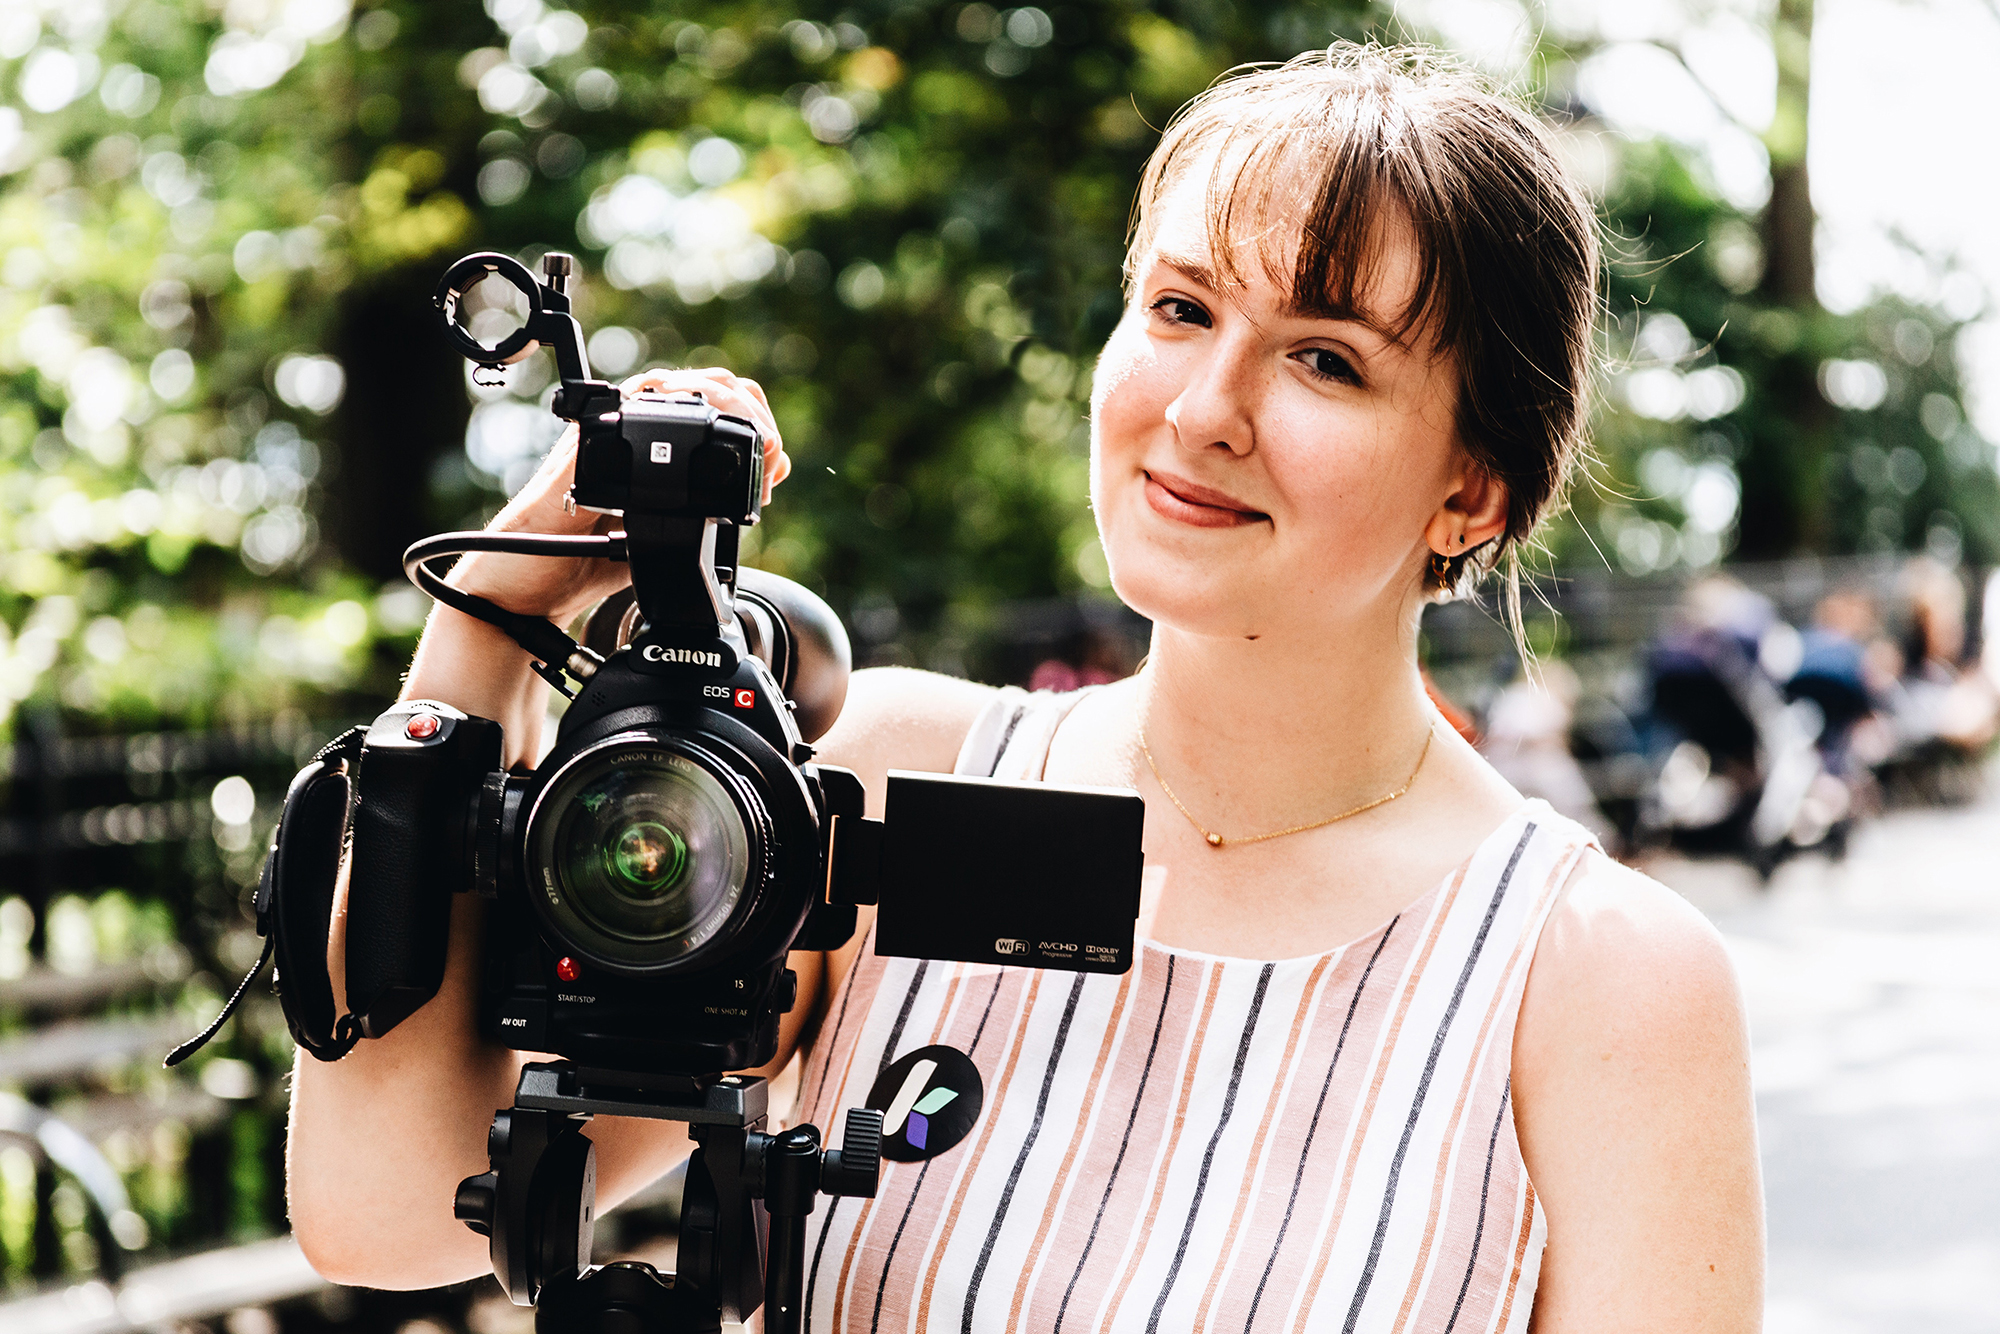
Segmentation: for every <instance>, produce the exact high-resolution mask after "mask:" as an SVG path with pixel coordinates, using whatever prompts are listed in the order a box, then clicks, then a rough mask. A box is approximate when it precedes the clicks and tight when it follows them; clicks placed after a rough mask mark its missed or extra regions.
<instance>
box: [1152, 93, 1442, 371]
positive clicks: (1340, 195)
mask: <svg viewBox="0 0 2000 1334" xmlns="http://www.w3.org/2000/svg"><path fill="white" fill-rule="evenodd" d="M1273 73H1274V72H1260V73H1256V74H1250V75H1246V76H1243V77H1242V78H1241V79H1240V80H1239V81H1235V82H1233V83H1232V84H1230V85H1228V90H1229V92H1230V93H1231V94H1232V101H1235V100H1237V99H1239V98H1241V97H1242V95H1243V94H1244V93H1246V92H1249V91H1251V90H1250V89H1247V88H1245V87H1244V86H1243V85H1245V84H1251V85H1254V84H1256V83H1258V82H1260V81H1262V80H1264V79H1266V78H1271V77H1272V75H1273ZM1211 91H1212V92H1214V91H1219V89H1218V90H1211ZM1370 91H1371V90H1368V89H1366V88H1365V87H1364V88H1359V89H1357V88H1355V87H1354V86H1352V85H1345V86H1338V85H1336V86H1333V87H1327V86H1321V87H1317V88H1311V89H1305V90H1300V89H1296V88H1293V89H1288V90H1287V92H1288V93H1289V95H1287V96H1282V97H1279V98H1276V99H1273V100H1271V101H1266V102H1263V103H1261V104H1259V103H1254V102H1253V103H1252V104H1251V105H1250V106H1249V107H1239V108H1237V109H1238V110H1248V111H1249V112H1250V114H1248V115H1240V114H1239V115H1235V116H1231V117H1228V118H1224V117H1222V116H1217V115H1208V116H1203V115H1200V114H1198V113H1199V110H1200V106H1199V104H1200V102H1201V101H1202V100H1203V99H1199V98H1198V99H1196V102H1195V103H1193V104H1190V106H1189V107H1188V108H1187V111H1186V112H1184V113H1183V115H1182V116H1181V117H1180V118H1179V120H1180V122H1181V123H1180V125H1178V126H1176V127H1174V128H1170V129H1169V131H1168V142H1166V143H1164V144H1163V145H1162V149H1163V151H1162V152H1161V153H1159V154H1158V155H1156V157H1155V160H1154V161H1153V163H1151V164H1150V165H1149V170H1148V172H1147V175H1148V177H1149V178H1150V179H1149V180H1148V181H1147V182H1146V183H1145V186H1143V187H1142V190H1141V196H1140V197H1141V201H1142V204H1141V208H1140V210H1139V213H1140V216H1139V217H1138V219H1137V220H1136V225H1135V228H1134V237H1133V240H1134V245H1133V246H1132V249H1131V251H1130V253H1129V254H1128V259H1127V279H1128V281H1129V279H1130V278H1131V276H1132V267H1131V266H1132V264H1133V263H1134V262H1136V260H1137V258H1138V257H1139V255H1140V253H1141V252H1142V251H1143V249H1144V248H1145V243H1146V242H1147V241H1149V240H1150V233H1151V230H1152V228H1151V226H1150V225H1148V224H1149V223H1150V222H1151V221H1152V220H1151V218H1150V217H1148V216H1147V214H1148V213H1149V212H1150V210H1149V209H1147V208H1146V207H1145V204H1146V203H1148V202H1153V201H1157V200H1158V199H1159V198H1160V197H1161V196H1163V195H1164V194H1166V193H1167V191H1169V190H1171V189H1172V188H1173V187H1174V186H1175V185H1176V184H1177V183H1178V182H1179V181H1180V180H1181V179H1182V178H1183V177H1185V176H1186V175H1187V174H1188V173H1189V172H1190V171H1193V170H1199V169H1200V168H1201V167H1202V166H1203V165H1204V164H1205V165H1206V168H1207V180H1206V181H1205V182H1204V192H1203V193H1204V198H1203V214H1204V222H1205V225H1206V232H1207V240H1208V250H1209V261H1210V263H1211V264H1212V265H1213V267H1214V270H1215V272H1216V274H1217V276H1218V277H1220V278H1221V279H1222V280H1223V281H1225V282H1229V283H1235V284H1240V283H1242V282H1243V281H1244V280H1245V276H1246V265H1247V264H1249V263H1256V264H1257V265H1259V266H1260V267H1261V269H1262V271H1263V275H1264V277H1265V278H1266V279H1267V280H1268V281H1270V282H1271V283H1272V284H1273V285H1274V286H1276V287H1277V288H1278V289H1279V290H1281V291H1282V292H1284V293H1285V297H1286V301H1287V304H1288V305H1289V306H1290V307H1291V308H1292V309H1294V310H1296V311H1297V312H1299V313H1300V314H1303V315H1306V316H1309V317H1313V318H1320V319H1338V320H1354V321H1357V322H1360V323H1364V324H1367V325H1369V326H1371V327H1373V328H1375V329H1377V330H1378V331H1380V332H1381V333H1383V334H1384V335H1385V336H1387V337H1390V338H1392V339H1394V340H1395V341H1397V342H1399V343H1402V344H1403V345H1405V346H1413V345H1415V343H1416V342H1417V341H1418V340H1419V339H1420V338H1422V337H1425V336H1426V335H1428V336H1429V337H1430V338H1431V340H1432V342H1433V344H1434V346H1436V347H1439V348H1445V347H1448V345H1449V342H1450V339H1449V338H1448V337H1446V336H1445V334H1444V330H1445V329H1447V328H1450V327H1453V326H1455V325H1456V324H1457V313H1458V310H1459V309H1460V308H1461V307H1462V304H1463V303H1462V300H1460V299H1456V298H1457V297H1458V295H1459V294H1458V293H1457V292H1456V291H1455V290H1453V284H1451V283H1450V281H1449V280H1448V278H1447V277H1446V274H1445V264H1444V260H1443V256H1444V253H1445V252H1446V251H1447V250H1448V248H1449V238H1448V235H1445V234H1443V233H1445V231H1446V229H1445V227H1444V226H1443V225H1442V222H1441V219H1440V217H1439V215H1438V212H1437V211H1436V210H1435V209H1434V208H1428V207H1425V206H1424V204H1425V203H1426V202H1428V201H1425V200H1423V195H1424V194H1425V193H1426V192H1425V191H1424V189H1423V179H1422V173H1421V172H1412V171H1411V170H1410V169H1409V168H1410V165H1411V164H1410V162H1409V159H1410V158H1411V157H1412V156H1413V155H1421V152H1422V146H1421V143H1413V142H1411V139H1412V136H1411V135H1410V134H1409V133H1408V131H1409V125H1408V117H1407V115H1406V114H1405V113H1404V112H1403V109H1402V108H1401V107H1400V106H1399V105H1398V104H1397V103H1396V102H1395V101H1393V100H1391V99H1389V98H1387V97H1383V96H1370V95H1369V94H1370ZM1302 92H1303V93H1304V94H1305V95H1301V93H1302ZM1204 96H1207V95H1204ZM1191 113H1192V114H1191ZM1176 129H1178V130H1180V131H1181V132H1180V133H1178V134H1176V133H1175V130H1176ZM1399 233H1401V234H1407V235H1408V237H1409V239H1410V240H1411V242H1412V244H1413V248H1414V258H1415V260H1416V282H1415V286H1414V287H1413V288H1412V290H1411V292H1410V294H1409V297H1408V299H1407V300H1405V301H1404V302H1403V304H1402V305H1401V306H1400V307H1399V308H1396V309H1384V308H1383V306H1382V304H1381V303H1382V302H1383V301H1384V299H1385V294H1384V293H1383V292H1382V290H1381V286H1382V284H1381V279H1382V276H1383V274H1384V271H1385V266H1384V265H1383V264H1382V262H1381V260H1382V257H1383V254H1384V252H1385V251H1386V250H1388V249H1389V248H1390V247H1391V246H1393V245H1394V244H1395V241H1396V239H1397V238H1398V235H1399Z"/></svg>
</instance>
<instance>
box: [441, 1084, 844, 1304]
mask: <svg viewBox="0 0 2000 1334" xmlns="http://www.w3.org/2000/svg"><path fill="white" fill-rule="evenodd" d="M765 1104H766V1089H765V1084H764V1081H763V1080H762V1079H760V1078H757V1077H755V1076H741V1075H702V1076H686V1075H634V1074H629V1073H624V1072H613V1071H604V1070H591V1069H584V1068H580V1067H578V1066H574V1065H572V1064H570V1063H569V1062H567V1061H556V1062H551V1063H548V1064H533V1065H529V1066H528V1067H526V1068H525V1069H524V1070H522V1072H521V1082H520V1084H519V1085H518V1086H517V1087H516V1088H515V1090H514V1105H513V1106H512V1107H509V1108H506V1109H503V1110H501V1111H499V1112H496V1113H495V1114H494V1117H493V1125H492V1127H491V1129H490V1130H488V1132H487V1137H486V1151H487V1157H488V1159H489V1161H491V1163H492V1165H493V1167H492V1170H491V1171H489V1172H483V1173H481V1174H480V1175H478V1176H473V1177H467V1178H466V1179H465V1180H464V1181H462V1182H460V1183H459V1187H458V1197H457V1199H456V1200H455V1201H454V1202H453V1212H454V1214H456V1216H457V1217H458V1218H459V1219H460V1220H461V1221H463V1222H464V1223H465V1225H466V1226H467V1227H469V1228H471V1229H472V1230H473V1231H474V1232H477V1233H480V1234H482V1235H483V1236H486V1237H488V1238H490V1239H491V1241H492V1255H493V1272H494V1274H495V1275H497V1276H498V1277H499V1279H500V1283H501V1286H502V1287H504V1288H505V1289H506V1290H507V1295H508V1296H509V1297H510V1298H512V1299H513V1300H514V1301H515V1302H516V1303H517V1304H519V1305H522V1306H535V1307H536V1308H537V1311H536V1316H535V1328H536V1329H537V1330H538V1331H545V1332H547V1334H719V1331H720V1330H721V1329H722V1326H723V1324H724V1323H725V1322H727V1323H730V1324H740V1323H741V1322H742V1321H743V1320H744V1319H745V1318H746V1317H748V1316H749V1315H750V1314H751V1313H752V1312H754V1311H755V1310H756V1309H757V1308H758V1307H759V1306H760V1305H763V1306H767V1307H768V1308H769V1309H768V1311H767V1313H766V1328H767V1329H768V1330H770V1331H771V1334H797V1331H798V1330H799V1329H800V1325H801V1321H802V1319H803V1310H802V1303H803V1300H804V1279H805V1246H806V1234H805V1221H806V1219H807V1217H809V1216H810V1215H811V1213H812V1211H813V1204H814V1200H815V1198H816V1196H818V1195H820V1194H826V1195H836V1196H838V1195H862V1196H873V1195H874V1194H875V1183H876V1177H877V1175H878V1172H879V1170H880V1167H881V1157H882V1113H881V1112H879V1111H875V1110H872V1109H870V1108H865V1107H851V1108H849V1109H848V1111H847V1119H846V1133H845V1135H844V1136H843V1138H842V1141H841V1147H840V1148H839V1149H829V1150H822V1149H821V1148H820V1147H819V1131H818V1130H817V1129H815V1128H814V1127H812V1126H794V1127H792V1128H791V1129H790V1130H786V1131H783V1132H782V1133H780V1134H776V1135H770V1134H766V1133H764V1131H763V1129H762V1127H763V1125H764V1115H765V1109H766V1107H765ZM600 1114H601V1115H605V1116H639V1117H647V1118H650V1119H653V1120H661V1121H685V1122H686V1123H687V1125H688V1133H689V1135H690V1136H691V1137H692V1138H693V1139H694V1141H695V1144H696V1148H695V1151H694V1153H693V1155H692V1156H691V1157H690V1158H689V1159H688V1171H687V1190H686V1195H685V1197H684V1200H683V1202H682V1205H681V1223H680V1238H679V1246H678V1259H677V1261H676V1265H675V1269H676V1272H675V1273H673V1274H672V1275H662V1274H660V1273H659V1272H658V1271H656V1270H655V1269H654V1268H653V1267H652V1266H651V1265H646V1264H638V1263H632V1262H621V1263H618V1264H611V1265H605V1266H602V1267H600V1268H592V1267H591V1264H590V1241H591V1231H592V1227H593V1224H594V1221H595V1215H596V1204H597V1175H596V1150H595V1148H594V1146H593V1145H592V1144H591V1142H590V1140H589V1139H588V1138H587V1137H586V1136H585V1135H584V1134H583V1127H584V1126H585V1125H586V1124H588V1122H589V1120H590V1118H591V1117H592V1116H594V1115H600ZM760 1204H761V1205H762V1207H761V1208H759V1207H757V1206H758V1205H760ZM767 1257H768V1260H767Z"/></svg>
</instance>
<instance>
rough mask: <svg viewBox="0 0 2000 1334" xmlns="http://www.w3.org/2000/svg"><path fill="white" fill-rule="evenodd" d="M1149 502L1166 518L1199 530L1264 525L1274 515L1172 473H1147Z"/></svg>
mask: <svg viewBox="0 0 2000 1334" xmlns="http://www.w3.org/2000/svg"><path fill="white" fill-rule="evenodd" d="M1145 478H1146V503H1147V504H1149V505H1151V506H1152V507H1153V512H1154V513H1156V514H1158V515H1160V516H1161V517H1162V518H1167V519H1173V520H1175V521H1177V522H1179V523H1185V524H1192V525H1193V526H1195V527H1196V528H1237V527H1241V526H1242V525H1244V524H1251V523H1263V522H1264V521H1265V520H1267V519H1269V518H1270V517H1271V516H1270V515H1268V514H1264V513H1261V512H1259V511H1257V510H1253V509H1247V508H1245V507H1244V506H1242V505H1240V504H1238V503H1237V502H1236V501H1235V500H1233V499H1231V498H1230V497H1228V496H1226V495H1224V494H1223V493H1222V492H1220V491H1213V490H1210V489H1209V488H1208V487H1205V486H1199V485H1197V484H1195V483H1194V482H1190V481H1188V480H1187V479H1186V478H1183V477H1175V476H1173V475H1172V474H1171V473H1156V472H1147V473H1145Z"/></svg>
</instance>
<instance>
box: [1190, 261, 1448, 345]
mask: <svg viewBox="0 0 2000 1334" xmlns="http://www.w3.org/2000/svg"><path fill="white" fill-rule="evenodd" d="M1153 258H1154V259H1155V260H1156V261H1157V262H1159V263H1160V264H1163V265H1165V266H1166V267H1167V268H1170V269H1172V270H1174V272H1176V273H1178V274H1180V275H1181V276H1183V277H1185V278H1186V279H1188V281H1190V282H1192V283H1195V284H1198V285H1199V286H1202V287H1206V288H1207V289H1208V290H1209V291H1211V292H1221V291H1225V290H1226V284H1225V283H1224V281H1223V279H1222V277H1221V275H1219V274H1218V273H1216V271H1215V270H1214V269H1213V268H1212V267H1210V265H1209V263H1208V261H1207V260H1206V259H1204V258H1202V257H1201V256H1198V255H1188V254H1177V253H1172V252H1169V251H1164V250H1161V251H1155V252H1154V254H1153ZM1280 313H1281V314H1283V315H1284V316H1285V317H1286V318H1287V319H1298V320H1334V321H1337V322H1339V323H1342V324H1358V325H1360V326H1361V327H1362V328H1364V329H1366V330H1368V331H1369V332H1370V333H1372V334H1374V335H1375V336H1376V337H1378V338H1380V339H1381V340H1382V341H1383V342H1385V343H1387V344H1389V345H1390V346H1391V347H1394V348H1398V349H1400V350H1401V351H1404V352H1410V351H1414V350H1415V349H1414V347H1413V346H1412V344H1411V342H1410V340H1409V338H1408V337H1407V336H1406V335H1405V334H1403V333H1401V332H1399V331H1398V330H1397V329H1396V328H1394V327H1393V326H1391V325H1389V324H1387V323H1385V322H1383V321H1382V320H1380V319H1378V318H1377V317H1376V316H1375V315H1374V314H1373V313H1372V312H1370V311H1367V310H1364V309H1361V308H1359V307H1355V306H1347V305H1342V304H1340V303H1338V302H1334V301H1329V300H1325V299H1321V300H1319V301H1301V300H1299V298H1298V297H1297V296H1296V295H1292V296H1287V297H1286V298H1285V302H1284V305H1283V306H1282V307H1280Z"/></svg>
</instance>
